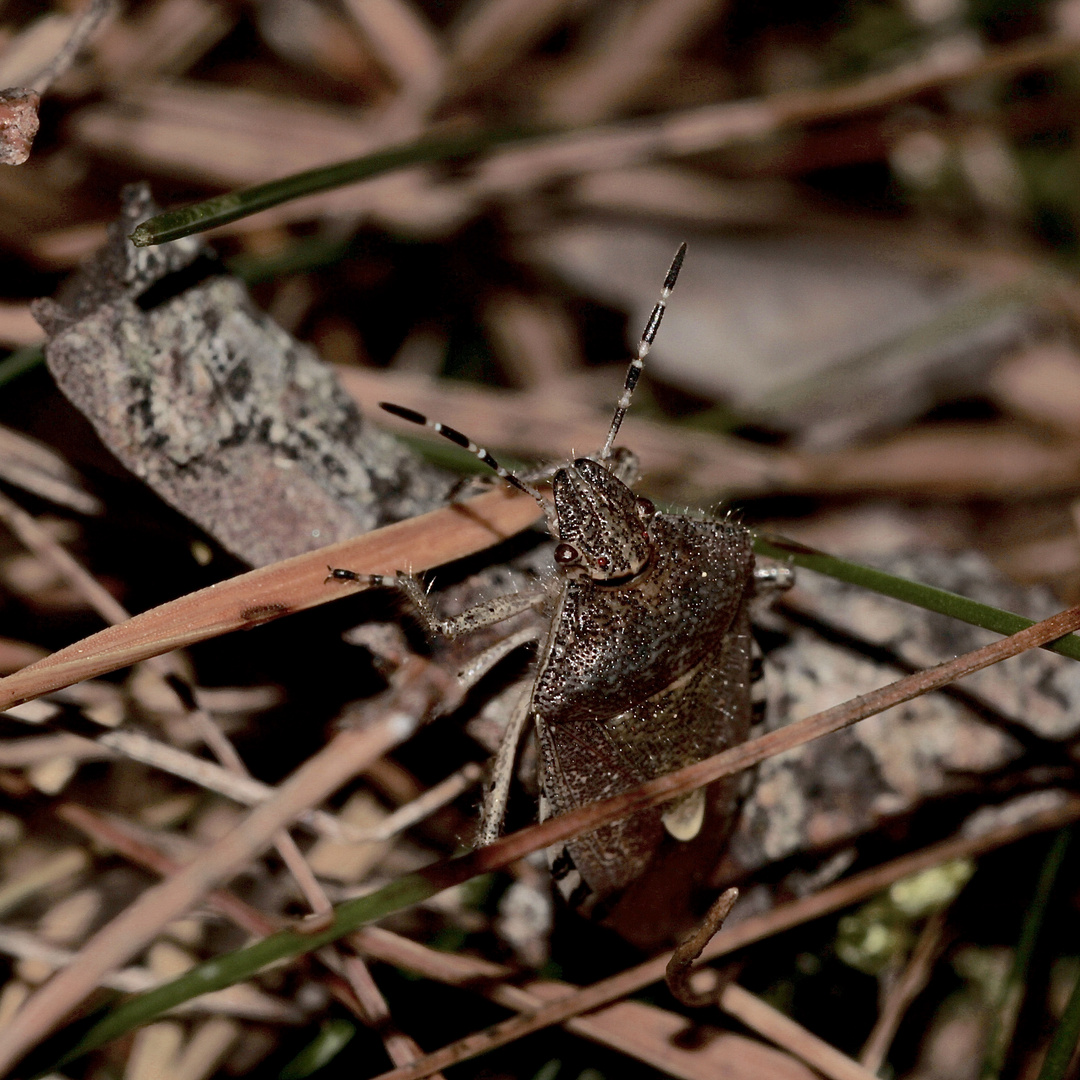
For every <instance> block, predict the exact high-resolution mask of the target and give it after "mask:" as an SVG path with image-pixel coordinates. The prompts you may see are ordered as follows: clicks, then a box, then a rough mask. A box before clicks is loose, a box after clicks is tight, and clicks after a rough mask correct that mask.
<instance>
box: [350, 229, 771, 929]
mask: <svg viewBox="0 0 1080 1080" xmlns="http://www.w3.org/2000/svg"><path fill="white" fill-rule="evenodd" d="M685 250H686V245H685V244H684V245H683V246H682V247H680V248H679V250H678V252H677V253H676V255H675V258H674V261H673V262H672V264H671V268H670V269H669V270H668V273H667V277H666V278H665V280H664V285H663V288H662V290H661V292H660V296H659V298H658V300H657V302H656V305H655V307H654V308H653V311H652V314H651V316H650V317H649V321H648V323H647V325H646V327H645V330H644V332H643V333H642V336H641V341H640V344H639V346H638V350H637V355H636V357H635V358H634V359H633V361H632V362H631V364H630V367H629V370H628V371H627V375H626V381H625V384H624V388H623V392H622V395H621V397H620V398H619V402H618V404H617V406H616V409H615V415H614V417H613V419H612V422H611V426H610V429H609V430H608V434H607V439H606V440H605V442H604V445H603V448H602V449H601V450H600V451H599V453H597V454H596V455H595V456H594V457H584V458H578V459H577V460H575V461H573V462H571V463H568V464H564V465H561V466H558V467H556V468H554V469H553V470H551V471H550V476H551V489H552V496H553V506H552V505H551V504H549V503H548V501H547V500H546V499H545V498H544V497H543V495H542V494H541V492H540V490H539V489H538V487H537V486H536V485H537V484H538V483H539V482H540V480H539V479H537V477H529V478H526V477H521V476H515V475H514V474H512V473H510V472H508V471H507V470H506V469H504V468H502V467H501V466H500V465H499V464H498V462H496V461H495V460H494V458H493V457H492V456H491V455H490V454H489V453H488V452H487V451H486V450H485V449H483V448H481V447H479V446H476V445H475V444H474V443H473V442H472V441H471V440H470V439H468V438H467V437H465V436H464V435H462V434H461V433H460V432H458V431H455V430H454V429H453V428H449V427H447V426H446V425H444V424H441V423H438V422H435V421H431V420H428V419H427V418H426V417H424V416H422V415H420V414H419V413H415V412H413V411H412V410H409V409H404V408H402V407H400V406H396V405H385V404H384V405H383V406H382V407H383V408H384V409H387V410H388V411H389V412H391V413H394V414H395V415H397V416H400V417H403V418H404V419H406V420H409V421H411V422H413V423H417V424H422V425H425V426H427V427H430V428H433V429H434V430H435V431H437V432H438V433H439V434H441V435H443V436H444V437H446V438H448V439H450V440H451V441H452V442H455V443H457V444H458V445H459V446H461V447H462V448H464V449H466V450H468V451H470V452H471V453H473V454H475V455H476V456H477V457H479V458H480V459H481V460H483V461H484V462H485V463H486V464H487V465H488V466H489V467H490V468H492V469H493V470H494V471H495V472H496V473H497V474H498V475H499V476H500V477H502V478H503V479H505V480H506V481H508V482H509V483H511V484H514V485H515V486H516V487H518V488H521V489H523V490H524V491H526V492H528V493H529V494H531V495H532V496H533V497H534V498H535V499H536V500H537V501H538V502H539V503H540V505H541V506H542V507H543V508H544V513H545V515H546V518H547V523H548V528H549V530H550V532H551V535H552V537H553V539H554V540H555V542H556V546H555V550H554V564H555V572H554V575H553V576H552V577H551V579H550V581H548V582H547V584H546V585H545V586H543V587H541V588H538V589H536V590H531V591H522V592H518V593H513V594H510V595H505V596H497V597H494V598H493V599H491V600H490V601H488V602H486V603H483V604H480V605H478V606H476V607H474V608H470V609H469V610H467V611H465V612H463V613H462V614H461V615H459V616H457V617H456V618H453V619H442V618H440V617H439V616H438V615H437V614H436V613H435V612H434V611H433V610H432V608H431V606H430V604H429V602H428V600H427V597H426V594H425V593H424V590H423V589H422V588H421V586H420V585H419V583H418V582H417V581H416V580H415V579H413V578H411V577H407V576H399V577H397V578H372V577H370V576H361V575H357V574H354V573H352V572H351V571H348V570H333V571H331V577H332V578H333V579H335V580H355V581H363V582H365V583H371V584H396V585H397V586H399V587H401V588H403V589H404V591H405V592H406V593H407V594H408V595H409V597H410V598H411V599H412V600H413V602H414V604H415V605H416V607H417V609H418V611H419V612H420V614H421V616H422V618H423V619H424V621H425V623H426V624H427V625H428V627H429V628H430V629H432V630H434V631H437V632H439V633H442V634H445V635H447V636H451V637H452V636H454V635H456V634H459V633H462V632H464V631H467V630H470V629H476V628H479V627H481V626H486V625H489V624H492V623H496V622H499V621H501V620H503V619H506V618H509V617H510V616H511V615H514V614H517V613H519V612H522V611H524V610H526V609H528V608H537V609H539V610H540V611H541V613H543V614H544V615H545V616H546V624H545V625H546V629H545V630H543V631H542V632H539V633H537V632H535V631H534V632H532V633H531V634H530V633H528V632H526V637H532V638H537V637H538V638H539V652H538V658H537V661H536V668H535V674H534V677H533V682H532V688H531V692H530V693H528V694H526V695H523V697H522V700H521V704H520V706H519V707H518V708H517V710H516V711H515V715H514V717H513V719H512V721H511V723H510V724H509V726H508V730H507V732H506V734H505V736H504V738H503V742H502V745H501V746H500V749H499V752H498V754H497V756H496V762H495V766H494V770H493V779H492V783H491V786H490V788H489V791H488V793H487V798H486V800H485V807H484V812H483V816H482V820H481V826H480V833H479V842H480V843H481V844H485V843H490V842H491V841H492V840H494V839H495V837H496V836H497V835H498V832H499V828H500V824H501V820H502V815H503V810H504V807H505V803H506V797H507V791H508V788H509V784H510V780H511V776H512V774H513V762H514V755H515V752H516V746H517V743H518V741H519V739H520V735H521V732H522V730H523V728H524V726H525V724H526V722H527V721H528V720H529V719H530V718H531V719H532V721H533V722H534V723H535V726H536V732H537V737H538V740H539V745H540V778H539V780H540V791H541V797H540V817H541V819H543V818H546V817H548V816H550V815H553V814H559V813H563V812H565V811H568V810H571V809H573V808H574V807H577V806H580V805H582V804H584V803H588V802H592V801H594V800H596V799H601V798H604V797H605V796H609V795H614V794H617V793H618V792H621V791H624V790H626V789H628V788H630V787H633V786H634V785H636V784H638V783H640V782H642V781H644V780H648V779H651V778H652V777H655V776H659V775H662V774H664V773H667V772H671V771H673V770H674V769H677V768H679V767H681V766H683V765H686V764H689V763H691V762H694V761H698V760H701V759H702V758H705V757H708V756H710V755H712V754H716V753H719V752H720V751H721V750H723V749H725V748H726V747H729V746H732V745H734V744H735V743H738V742H740V741H742V740H744V739H745V738H746V736H747V733H748V730H749V726H750V715H751V708H750V655H751V636H750V622H749V610H748V608H749V600H750V597H751V596H752V594H753V590H754V556H753V552H752V550H751V544H750V536H749V534H748V532H747V531H746V530H745V529H744V528H743V527H742V526H741V525H739V524H737V523H736V522H733V521H731V520H722V521H708V520H699V519H697V518H691V517H686V516H681V515H675V514H665V513H659V512H657V510H656V509H655V507H654V506H653V504H652V503H651V502H650V501H649V500H648V499H644V498H640V497H638V496H636V495H635V494H634V492H633V491H632V490H631V488H630V486H629V485H630V484H631V483H633V481H634V479H635V478H636V472H637V468H636V461H635V459H634V457H633V455H632V454H630V453H629V452H627V451H625V450H619V449H614V448H613V447H614V440H615V437H616V435H617V434H618V431H619V427H620V425H621V423H622V420H623V417H624V415H625V414H626V410H627V408H628V407H629V405H630V400H631V396H632V394H633V391H634V387H635V385H636V384H637V381H638V377H639V375H640V373H641V370H642V368H643V366H644V361H645V357H646V355H647V354H648V351H649V348H650V347H651V345H652V343H653V339H654V338H655V336H656V331H657V329H658V327H659V326H660V321H661V319H662V318H663V315H664V310H665V305H666V303H667V300H668V297H669V295H670V293H671V290H672V288H673V286H674V285H675V280H676V278H677V276H678V273H679V269H680V267H681V266H682V260H683V256H684V253H685ZM538 475H539V474H538ZM505 654H506V649H505V648H502V649H498V650H497V656H496V659H497V658H499V657H501V656H503V655H505ZM733 794H734V792H733V789H732V787H731V785H730V783H728V784H725V783H723V782H721V783H719V784H716V785H713V786H712V787H711V788H710V789H707V790H699V791H695V792H692V793H691V794H690V795H688V796H685V797H683V798H681V799H678V800H675V801H673V802H672V803H669V804H668V805H667V806H665V807H661V808H659V809H653V810H648V811H643V812H641V813H639V814H637V815H635V816H634V817H632V818H630V819H627V820H624V821H620V822H617V823H615V824H613V825H608V826H605V827H603V828H601V829H598V830H596V831H595V832H593V833H590V834H587V835H584V836H581V837H578V838H577V839H575V840H572V841H570V842H569V843H567V844H566V845H565V846H562V847H560V848H559V849H558V850H552V851H550V852H549V860H550V862H551V867H552V872H553V876H554V877H555V879H556V880H557V881H558V883H559V885H560V888H561V890H562V891H563V893H564V895H566V896H567V898H568V899H569V900H570V901H571V902H572V903H573V904H574V905H575V906H577V907H579V908H582V909H586V910H589V909H596V908H597V907H600V909H601V910H609V909H610V908H611V906H612V904H613V903H614V902H615V901H616V900H618V899H619V897H620V894H624V893H625V894H627V895H629V894H631V893H634V892H635V891H636V885H635V883H636V882H638V880H639V879H641V878H642V875H644V874H645V872H646V871H647V870H648V871H650V874H649V876H655V875H653V873H652V871H653V870H655V869H657V868H660V871H661V872H660V874H659V877H660V878H661V894H665V892H666V891H670V889H669V888H668V887H669V886H670V884H671V882H670V881H664V880H663V879H665V878H668V877H670V874H669V871H668V869H667V868H669V867H670V864H671V860H672V858H673V857H675V856H676V855H677V854H678V852H679V851H680V849H683V850H685V849H686V847H687V846H688V845H692V846H693V847H694V849H695V851H697V852H698V855H697V856H696V865H695V866H694V867H693V868H692V870H691V873H690V876H691V877H692V878H693V877H697V878H698V879H700V881H699V883H704V882H706V880H707V876H708V871H709V870H710V869H711V868H712V864H713V861H715V858H716V856H717V855H718V854H719V852H720V850H721V848H722V845H723V841H724V839H725V836H726V831H727V825H728V821H729V819H730V817H731V811H732V804H733ZM630 886H634V888H628V887H630ZM654 891H655V890H654ZM654 903H655V901H654ZM661 903H664V904H666V901H663V900H662V901H661ZM640 915H641V909H640V907H638V916H639V917H640Z"/></svg>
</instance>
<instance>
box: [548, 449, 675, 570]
mask: <svg viewBox="0 0 1080 1080" xmlns="http://www.w3.org/2000/svg"><path fill="white" fill-rule="evenodd" d="M552 491H553V493H554V496H555V514H556V516H557V517H558V519H559V543H558V546H557V547H556V548H555V562H556V563H557V564H558V565H559V566H562V567H564V568H566V569H571V568H579V569H580V570H581V571H583V572H584V573H585V574H586V575H587V576H588V577H591V578H593V579H594V580H595V581H611V580H617V579H619V578H624V577H630V576H632V575H634V574H637V573H639V572H640V571H641V570H642V569H643V568H644V566H645V564H646V563H647V562H648V561H649V556H650V555H651V553H652V540H651V538H650V536H649V524H650V522H651V521H652V519H653V516H654V515H655V513H656V508H655V507H654V506H653V504H652V503H651V502H649V500H648V499H642V498H639V497H638V496H636V495H635V494H634V493H633V492H632V491H631V490H630V489H629V488H628V487H627V486H626V485H625V484H624V483H623V482H622V481H621V480H619V479H618V478H616V477H615V476H614V475H612V473H611V472H609V471H608V469H606V468H605V467H604V466H603V465H601V464H600V463H599V462H597V461H593V460H592V459H591V458H578V460H577V461H575V462H574V463H573V465H567V466H566V467H565V468H563V469H560V470H559V471H558V472H557V473H556V474H555V478H554V479H553V480H552Z"/></svg>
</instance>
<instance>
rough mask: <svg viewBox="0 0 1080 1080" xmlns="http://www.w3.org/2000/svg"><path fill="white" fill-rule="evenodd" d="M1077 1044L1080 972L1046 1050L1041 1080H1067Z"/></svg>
mask: <svg viewBox="0 0 1080 1080" xmlns="http://www.w3.org/2000/svg"><path fill="white" fill-rule="evenodd" d="M1077 1045H1080V974H1077V976H1076V982H1075V983H1073V988H1072V993H1071V994H1070V995H1069V1003H1068V1004H1067V1005H1066V1006H1065V1012H1064V1013H1062V1016H1061V1022H1060V1023H1059V1024H1058V1026H1057V1030H1056V1031H1055V1032H1054V1037H1053V1039H1052V1040H1051V1042H1050V1049H1049V1050H1047V1051H1046V1057H1045V1058H1044V1059H1043V1064H1042V1068H1041V1069H1040V1070H1039V1080H1065V1077H1066V1076H1067V1075H1068V1071H1069V1065H1070V1064H1071V1063H1072V1057H1073V1054H1074V1053H1075V1052H1076V1047H1077Z"/></svg>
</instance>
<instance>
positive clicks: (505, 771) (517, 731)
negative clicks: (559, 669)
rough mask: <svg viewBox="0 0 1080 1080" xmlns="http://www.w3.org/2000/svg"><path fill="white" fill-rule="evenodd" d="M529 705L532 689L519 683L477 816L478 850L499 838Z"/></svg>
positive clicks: (528, 684)
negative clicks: (518, 694)
mask: <svg viewBox="0 0 1080 1080" xmlns="http://www.w3.org/2000/svg"><path fill="white" fill-rule="evenodd" d="M531 704H532V686H531V684H530V683H529V682H527V681H522V683H521V697H520V698H519V699H518V702H517V704H516V705H515V706H514V709H513V712H511V714H510V723H509V724H507V725H506V730H505V731H504V732H503V736H502V739H501V741H500V742H499V749H498V752H497V753H496V754H495V762H494V764H493V765H492V768H491V784H490V786H489V787H488V789H487V791H486V792H485V793H484V807H483V810H482V811H481V813H480V827H479V829H478V830H477V834H476V844H477V846H478V847H486V846H487V845H488V844H491V843H494V842H495V841H496V840H497V839H498V838H499V831H500V829H501V828H502V823H503V818H504V817H505V816H506V803H507V800H508V798H509V795H510V781H511V780H513V778H514V760H515V758H516V757H517V751H518V744H519V743H520V742H521V733H522V732H523V731H524V730H525V724H526V722H527V721H528V719H529V706H530V705H531Z"/></svg>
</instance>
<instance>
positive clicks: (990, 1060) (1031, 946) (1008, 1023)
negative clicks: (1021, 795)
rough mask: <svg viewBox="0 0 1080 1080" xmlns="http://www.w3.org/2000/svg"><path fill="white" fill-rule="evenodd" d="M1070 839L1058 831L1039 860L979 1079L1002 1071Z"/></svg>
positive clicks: (1065, 831) (986, 1079) (992, 1078)
mask: <svg viewBox="0 0 1080 1080" xmlns="http://www.w3.org/2000/svg"><path fill="white" fill-rule="evenodd" d="M1071 839H1072V830H1071V829H1062V830H1061V831H1060V832H1059V833H1058V834H1057V835H1056V836H1055V837H1054V842H1053V844H1052V845H1051V847H1050V851H1049V852H1048V853H1047V856H1046V858H1045V859H1044V860H1043V865H1042V870H1041V871H1040V872H1039V881H1038V884H1037V885H1036V886H1035V895H1034V896H1033V897H1032V899H1031V904H1030V906H1029V907H1028V910H1027V912H1026V913H1025V915H1024V924H1023V926H1022V927H1021V928H1020V940H1019V941H1018V942H1017V945H1016V953H1015V954H1014V956H1013V962H1012V967H1011V969H1010V971H1009V975H1008V977H1007V978H1006V980H1005V985H1004V986H1003V987H1002V990H1001V994H1000V996H999V999H998V1002H997V1010H996V1015H995V1017H994V1020H993V1025H992V1027H991V1029H990V1036H989V1038H988V1039H987V1044H986V1053H985V1054H984V1055H983V1062H982V1069H981V1070H980V1072H979V1076H980V1077H981V1080H996V1077H998V1076H1000V1075H1001V1070H1002V1069H1003V1068H1004V1065H1005V1058H1006V1056H1007V1054H1008V1052H1009V1046H1010V1045H1011V1044H1012V1041H1013V1033H1014V1032H1015V1030H1016V1021H1017V1019H1018V1018H1019V1016H1020V1007H1021V1006H1022V1005H1023V1002H1024V994H1025V992H1026V990H1027V978H1028V969H1029V968H1030V967H1031V958H1032V956H1033V955H1034V954H1035V946H1036V945H1037V944H1038V941H1039V933H1040V932H1041V930H1042V926H1043V922H1044V920H1045V916H1046V909H1047V906H1048V905H1049V903H1050V895H1051V893H1052V892H1053V891H1054V885H1055V883H1056V882H1057V879H1058V874H1059V873H1060V871H1061V866H1062V863H1064V861H1065V854H1066V852H1067V851H1068V848H1069V841H1070V840H1071Z"/></svg>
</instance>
